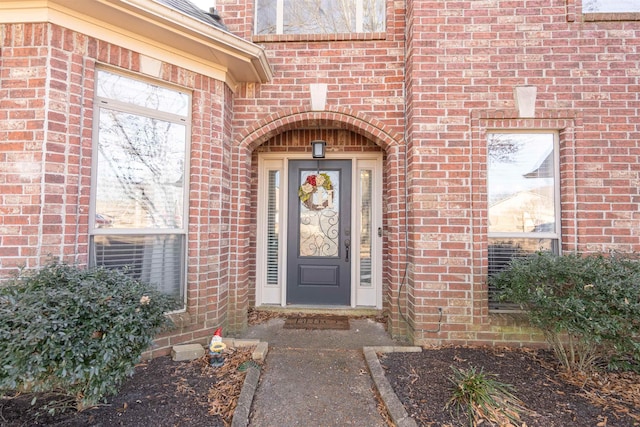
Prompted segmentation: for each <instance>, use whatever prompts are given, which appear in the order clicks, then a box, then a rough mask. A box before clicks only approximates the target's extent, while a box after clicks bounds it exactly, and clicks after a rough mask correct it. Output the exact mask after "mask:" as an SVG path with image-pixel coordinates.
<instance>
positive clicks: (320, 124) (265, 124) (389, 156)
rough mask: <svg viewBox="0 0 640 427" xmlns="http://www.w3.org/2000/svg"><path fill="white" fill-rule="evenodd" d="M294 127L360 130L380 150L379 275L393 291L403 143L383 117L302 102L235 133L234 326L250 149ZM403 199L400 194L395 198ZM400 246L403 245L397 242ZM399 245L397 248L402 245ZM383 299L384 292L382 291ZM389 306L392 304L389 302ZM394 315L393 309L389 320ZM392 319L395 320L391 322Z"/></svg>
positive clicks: (242, 318)
mask: <svg viewBox="0 0 640 427" xmlns="http://www.w3.org/2000/svg"><path fill="white" fill-rule="evenodd" d="M294 129H344V130H349V131H351V132H354V133H356V134H359V135H362V136H364V137H366V138H367V139H369V140H370V141H373V142H374V143H375V144H377V145H378V146H380V148H381V149H382V150H384V151H385V162H384V177H385V196H384V197H385V206H386V209H385V212H384V215H385V219H386V224H387V230H386V234H385V237H386V247H387V255H385V257H384V259H383V262H384V269H383V270H384V271H383V281H384V282H385V283H386V285H387V289H388V290H387V292H389V293H392V294H393V295H395V292H396V291H397V284H398V283H399V280H400V276H401V273H402V268H403V265H404V264H403V263H404V256H400V255H399V254H400V253H403V254H404V252H405V251H404V224H405V218H404V216H405V213H404V198H403V197H399V195H403V194H404V192H405V189H404V183H405V179H404V173H405V164H404V159H405V156H404V145H403V142H402V140H401V138H400V136H399V135H397V134H396V133H395V132H392V131H390V130H389V129H388V127H387V126H385V125H384V123H382V122H380V121H379V120H377V119H374V118H371V117H368V116H367V115H366V114H362V113H358V112H354V111H352V110H349V109H348V108H342V107H334V108H333V109H331V110H327V111H310V110H306V109H304V108H294V109H287V110H281V111H279V112H277V113H274V114H271V115H269V116H265V117H264V118H263V119H261V120H258V121H256V122H255V123H254V124H253V125H252V126H250V127H249V128H247V129H245V130H244V131H242V132H241V133H240V134H238V137H237V138H236V140H235V143H234V144H233V146H234V150H233V167H232V186H233V188H232V195H233V196H232V212H235V213H236V215H235V217H233V218H231V222H230V227H231V230H230V231H231V233H230V235H231V236H232V240H234V241H233V242H231V243H232V247H235V248H237V251H236V253H235V254H232V256H233V257H234V259H232V260H231V265H232V271H231V277H232V279H231V283H230V289H229V297H230V298H229V301H230V307H229V310H230V311H229V326H230V328H231V329H233V330H243V329H244V328H246V323H247V310H248V308H249V290H250V286H253V283H251V269H252V268H254V267H253V265H254V263H253V259H252V257H253V256H254V254H253V252H252V250H251V247H250V241H251V239H250V237H251V236H250V233H251V212H250V209H249V203H250V196H251V191H252V190H251V189H252V188H253V187H252V185H253V184H252V182H251V154H252V152H253V151H254V150H255V149H256V148H257V147H259V146H260V145H261V144H263V143H264V142H266V141H268V140H269V139H271V138H273V137H274V136H276V135H278V134H281V133H283V132H286V131H289V130H294ZM400 199H402V200H400ZM401 247H402V248H401ZM401 249H402V250H401ZM384 299H385V300H388V299H389V295H385V296H384ZM388 308H390V309H391V306H389V307H388ZM395 318H396V316H395V314H394V313H392V315H391V320H392V323H394V322H393V321H394V319H395ZM396 325H397V323H396Z"/></svg>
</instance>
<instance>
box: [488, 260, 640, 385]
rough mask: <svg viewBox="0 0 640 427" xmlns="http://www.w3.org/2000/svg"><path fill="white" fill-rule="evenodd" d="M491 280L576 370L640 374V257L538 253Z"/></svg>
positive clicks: (562, 360)
mask: <svg viewBox="0 0 640 427" xmlns="http://www.w3.org/2000/svg"><path fill="white" fill-rule="evenodd" d="M491 280H492V284H493V285H494V286H495V287H496V288H497V289H499V292H500V294H501V296H500V298H501V299H502V300H504V301H509V302H514V303H518V304H520V305H521V307H522V308H523V309H524V310H525V311H526V313H527V316H528V318H529V320H530V322H531V323H532V324H533V325H534V326H536V327H538V328H540V329H541V330H542V331H543V332H544V334H545V337H546V339H547V341H548V342H549V343H550V345H551V347H552V348H553V350H554V353H555V354H556V356H557V358H558V360H559V362H560V363H561V364H562V365H563V366H564V367H565V369H566V370H567V371H568V372H569V373H571V372H584V371H591V370H595V369H598V368H600V367H606V368H608V369H615V370H634V371H636V372H640V259H639V258H638V257H637V256H634V255H621V254H611V255H609V256H605V255H603V254H593V255H587V256H582V255H580V254H567V255H563V256H556V255H553V254H549V253H539V254H536V255H534V256H530V257H526V258H520V259H514V260H512V261H511V264H510V266H509V267H508V268H507V269H505V270H503V271H502V272H500V273H499V274H497V275H496V276H494V277H493V278H492V279H491Z"/></svg>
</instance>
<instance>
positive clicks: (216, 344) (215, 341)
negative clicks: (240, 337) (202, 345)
mask: <svg viewBox="0 0 640 427" xmlns="http://www.w3.org/2000/svg"><path fill="white" fill-rule="evenodd" d="M225 348H227V345H226V344H225V343H223V342H222V328H218V329H216V331H215V332H214V333H213V337H212V338H211V343H210V344H209V356H210V359H209V363H210V364H211V366H213V367H214V368H219V367H220V366H222V365H224V356H223V355H222V351H223V350H224V349H225Z"/></svg>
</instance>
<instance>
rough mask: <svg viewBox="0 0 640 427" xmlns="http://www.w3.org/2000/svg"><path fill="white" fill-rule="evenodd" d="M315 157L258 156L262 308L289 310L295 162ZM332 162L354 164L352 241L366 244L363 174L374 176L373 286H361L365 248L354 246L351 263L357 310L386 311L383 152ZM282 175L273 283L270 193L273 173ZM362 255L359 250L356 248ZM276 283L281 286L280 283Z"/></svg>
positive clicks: (353, 304) (259, 294)
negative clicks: (363, 237) (290, 201)
mask: <svg viewBox="0 0 640 427" xmlns="http://www.w3.org/2000/svg"><path fill="white" fill-rule="evenodd" d="M310 158H311V155H310V154H309V153H259V154H258V188H257V190H258V206H257V236H256V306H262V305H280V306H283V307H284V306H286V305H287V301H286V291H287V289H286V283H287V277H286V274H287V270H286V264H285V263H286V253H287V252H286V251H287V247H286V245H287V235H286V234H287V227H285V226H284V224H287V221H288V213H287V211H286V206H287V198H286V196H287V194H288V192H289V191H295V190H296V189H288V188H287V182H288V169H289V160H309V159H310ZM326 158H327V159H336V160H338V159H340V160H351V161H352V183H353V191H352V195H351V203H352V206H353V207H354V208H353V209H352V210H351V211H352V212H351V224H352V227H351V229H352V242H360V234H361V232H360V230H361V218H362V216H361V215H360V213H361V211H362V209H361V206H360V205H361V203H360V201H361V199H362V194H361V186H360V185H358V184H359V183H360V175H361V174H362V173H363V171H371V173H372V174H373V177H372V183H371V184H372V200H371V216H372V218H371V222H372V225H371V282H370V285H367V284H366V283H364V284H363V283H361V281H360V265H361V263H360V259H361V258H360V245H359V244H358V245H356V244H354V245H353V249H354V253H353V262H352V263H351V307H352V308H356V307H369V308H376V309H381V308H382V236H381V230H382V153H380V152H371V153H353V154H351V153H328V154H327V156H326ZM272 171H276V172H277V174H278V177H279V179H278V180H279V190H280V191H279V192H278V193H276V198H277V204H278V206H279V211H278V214H277V223H278V229H277V236H278V252H277V259H278V261H277V264H278V265H277V279H275V278H274V277H273V276H271V279H272V280H271V282H272V283H268V277H267V275H268V271H267V261H268V259H267V249H268V227H267V226H268V224H267V215H268V203H267V202H268V200H267V195H268V189H269V187H268V186H269V173H270V172H272ZM356 248H357V249H358V250H355V249H356ZM274 282H275V283H274Z"/></svg>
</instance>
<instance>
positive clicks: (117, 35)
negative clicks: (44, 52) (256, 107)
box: [0, 0, 273, 90]
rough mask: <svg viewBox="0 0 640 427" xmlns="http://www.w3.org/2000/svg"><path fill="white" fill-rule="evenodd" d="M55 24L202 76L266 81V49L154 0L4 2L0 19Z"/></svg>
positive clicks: (268, 76) (234, 82)
mask: <svg viewBox="0 0 640 427" xmlns="http://www.w3.org/2000/svg"><path fill="white" fill-rule="evenodd" d="M27 22H31V23H35V22H50V23H53V24H56V25H60V26H63V27H65V28H69V29H71V30H74V31H77V32H79V33H82V34H86V35H87V36H91V37H95V38H98V39H100V40H104V41H107V42H110V43H113V44H115V45H118V46H122V47H124V48H127V49H131V50H133V51H135V52H138V53H141V54H143V55H146V56H149V57H152V58H156V59H158V60H161V61H164V62H169V63H171V64H174V65H177V66H180V67H183V68H186V69H189V70H191V71H194V72H196V73H199V74H203V75H205V76H209V77H212V78H215V79H218V80H222V81H225V82H226V83H227V84H228V85H229V86H230V87H231V88H232V89H233V90H235V88H236V86H237V84H238V83H244V82H255V83H264V82H267V81H269V80H271V79H272V77H273V74H272V71H271V68H270V66H269V63H268V61H267V58H266V54H265V52H264V50H263V49H262V48H261V47H259V46H257V45H255V44H253V43H251V42H248V41H246V40H244V39H241V38H239V37H237V36H235V35H233V34H230V33H228V32H226V31H223V30H221V29H218V28H216V27H213V26H211V25H208V24H206V23H204V22H200V21H199V20H197V19H195V18H191V17H189V16H186V15H184V14H182V13H180V12H178V11H175V10H173V9H171V8H169V7H166V6H164V5H162V4H160V3H156V2H153V1H151V0H31V1H29V0H27V1H24V0H23V1H13V0H0V23H27Z"/></svg>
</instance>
